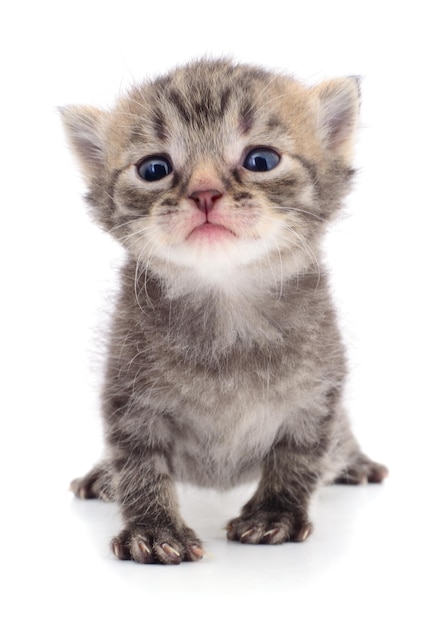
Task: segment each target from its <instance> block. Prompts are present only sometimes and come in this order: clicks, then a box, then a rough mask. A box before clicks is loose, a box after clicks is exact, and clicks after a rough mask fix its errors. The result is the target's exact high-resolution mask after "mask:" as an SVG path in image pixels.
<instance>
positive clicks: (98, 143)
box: [61, 106, 104, 175]
mask: <svg viewBox="0 0 444 626" xmlns="http://www.w3.org/2000/svg"><path fill="white" fill-rule="evenodd" d="M61 113H62V119H63V124H64V126H65V130H66V133H67V135H68V138H69V140H70V142H71V145H72V147H73V149H74V152H75V153H76V155H77V157H78V159H79V161H80V165H81V166H82V169H83V170H84V172H85V173H86V174H87V175H88V174H89V173H94V172H95V171H96V170H97V169H100V168H101V167H102V166H103V164H104V150H103V140H102V138H101V136H100V130H99V125H100V117H101V115H102V112H101V111H99V110H98V109H94V108H92V107H83V106H69V107H64V108H62V109H61Z"/></svg>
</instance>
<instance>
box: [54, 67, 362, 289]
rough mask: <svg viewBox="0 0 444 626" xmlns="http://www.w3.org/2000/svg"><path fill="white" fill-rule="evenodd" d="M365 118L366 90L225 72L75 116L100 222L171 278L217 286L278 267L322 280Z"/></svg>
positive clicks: (157, 83) (75, 143)
mask: <svg viewBox="0 0 444 626" xmlns="http://www.w3.org/2000/svg"><path fill="white" fill-rule="evenodd" d="M358 109H359V86H358V82H357V80H356V79H354V78H343V79H337V80H331V81H327V82H324V83H321V84H320V85H318V86H315V87H311V88H308V87H305V86H304V85H302V84H300V83H299V82H296V81H295V80H293V79H291V78H288V77H286V76H281V75H279V74H276V73H272V72H267V71H264V70H262V69H260V68H256V67H250V66H245V65H235V64H232V63H230V62H227V61H224V60H222V61H200V62H196V63H193V64H190V65H187V66H185V67H183V68H180V69H177V70H175V71H173V72H171V73H170V74H168V75H167V76H165V77H162V78H158V79H156V80H153V81H151V82H146V83H144V84H142V85H140V86H138V87H135V88H134V89H133V90H132V91H130V92H129V93H128V95H126V96H124V97H122V98H121V99H120V100H119V101H118V102H117V105H116V106H115V108H114V109H113V110H112V111H110V112H105V111H100V110H98V109H95V108H91V107H81V106H72V107H66V108H64V109H62V113H63V120H64V124H65V127H66V130H67V133H68V136H69V139H70V141H71V144H72V147H73V149H74V152H75V153H76V154H77V156H78V158H79V160H80V164H81V167H82V170H83V173H84V175H85V178H86V181H87V184H88V188H89V193H88V196H87V198H88V201H89V203H90V205H91V207H92V208H93V214H94V216H95V218H96V219H97V221H98V222H99V223H100V224H101V225H102V226H104V228H105V229H106V230H108V231H109V232H111V233H112V234H113V235H114V237H116V238H117V239H118V240H119V241H121V242H122V244H123V245H124V246H125V247H126V248H127V249H128V251H129V252H130V254H131V255H133V256H134V257H135V258H136V259H137V260H138V261H139V263H142V264H146V265H147V266H149V267H151V269H152V270H153V271H154V272H156V273H157V274H159V275H160V276H162V275H164V276H165V275H167V274H168V273H169V272H171V270H172V269H173V270H174V271H176V272H177V271H179V272H181V273H182V274H184V273H186V274H187V275H189V276H194V277H196V278H197V277H200V278H203V279H204V280H206V281H208V282H209V283H217V282H218V281H227V280H231V279H232V277H233V276H235V275H236V274H238V273H239V272H240V270H241V269H242V270H243V271H247V272H248V270H246V268H250V270H251V269H252V271H256V270H257V268H262V269H261V271H263V268H264V267H271V268H273V264H274V263H275V262H276V263H279V267H280V270H281V272H283V273H285V275H288V274H291V273H292V272H293V273H296V272H298V271H309V268H310V266H312V265H313V263H315V259H314V258H313V250H316V247H317V242H318V239H319V236H320V235H321V234H322V232H323V230H324V225H325V223H326V222H327V221H328V219H329V218H330V216H331V215H333V213H334V212H335V211H336V209H337V208H338V207H339V205H340V202H341V199H342V197H343V195H344V193H345V192H346V191H347V189H348V182H349V179H350V175H351V173H352V170H351V169H350V159H351V152H352V145H353V139H354V133H355V129H356V125H357V116H358ZM254 268H256V270H254ZM230 277H231V278H230Z"/></svg>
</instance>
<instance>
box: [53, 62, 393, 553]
mask: <svg viewBox="0 0 444 626" xmlns="http://www.w3.org/2000/svg"><path fill="white" fill-rule="evenodd" d="M358 109H359V85H358V81H357V80H356V79H355V78H342V79H337V80H330V81H327V82H323V83H321V84H320V85H318V86H315V87H310V88H309V87H306V86H304V85H302V84H300V83H299V82H296V81H295V80H293V79H292V78H289V77H286V76H283V75H280V74H277V73H272V72H268V71H265V70H263V69H260V68H257V67H250V66H245V65H236V64H232V63H231V62H228V61H225V60H220V61H199V62H196V63H191V64H189V65H187V66H185V67H183V68H179V69H176V70H175V71H173V72H171V73H170V74H168V75H166V76H164V77H161V78H157V79H155V80H153V81H151V82H146V83H144V84H142V85H140V86H138V87H135V88H133V89H132V90H131V91H130V92H129V94H128V95H126V96H124V97H122V98H121V99H120V100H119V101H118V102H117V104H116V106H115V108H114V109H113V110H112V111H110V112H104V111H100V110H97V109H95V108H91V107H83V106H72V107H66V108H64V109H63V110H62V113H63V121H64V125H65V128H66V131H67V134H68V137H69V140H70V142H71V145H72V148H73V150H74V153H75V154H76V155H77V157H78V158H79V161H80V165H81V167H82V169H83V173H84V176H85V179H86V182H87V184H88V189H89V191H88V195H87V200H88V203H89V205H90V207H91V210H92V214H93V216H94V218H95V219H96V221H97V222H98V223H99V224H100V225H101V226H102V227H103V228H104V229H105V230H106V231H108V232H110V233H111V234H112V235H113V236H114V237H115V238H116V239H117V240H118V241H120V242H121V244H122V245H123V246H124V247H125V249H126V251H127V259H126V264H125V266H124V267H123V269H122V271H121V288H120V296H119V298H118V302H117V307H116V311H115V315H114V321H113V326H112V330H111V335H110V339H109V351H108V360H107V371H106V378H105V384H104V390H103V412H104V423H105V434H106V443H107V449H108V454H107V458H106V459H105V460H104V461H103V462H102V463H100V464H99V465H97V466H96V467H95V468H94V469H93V470H92V471H91V472H90V473H89V474H87V475H86V476H85V477H83V478H80V479H77V480H74V481H73V483H72V490H73V491H74V493H75V494H76V495H77V496H79V497H81V498H102V499H104V500H115V501H117V503H118V504H119V506H120V510H121V514H122V517H123V520H124V529H123V530H122V532H121V533H120V534H119V535H118V536H117V537H115V538H114V539H113V540H112V550H113V551H114V554H115V555H116V556H117V557H118V558H120V559H133V560H135V561H137V562H140V563H180V562H181V561H183V560H185V561H195V560H198V559H201V558H202V556H203V549H202V543H201V541H200V540H199V539H198V537H197V536H196V534H195V533H194V532H193V530H191V529H190V528H188V527H187V525H186V523H185V522H184V520H183V519H182V517H181V515H180V512H179V510H178V504H177V499H176V494H175V488H174V481H175V480H177V481H189V482H192V483H194V484H196V485H200V486H203V487H215V488H219V489H227V488H230V487H231V486H233V485H236V484H238V483H239V482H241V481H248V480H252V479H254V478H258V479H259V483H258V487H257V491H256V493H255V494H254V495H253V497H252V498H251V500H250V501H249V502H247V504H246V505H245V506H244V507H243V509H242V512H241V514H240V515H239V517H237V518H235V519H233V520H231V521H230V522H229V523H228V526H227V535H228V539H231V540H235V541H241V542H242V543H251V544H257V543H267V544H277V543H282V542H285V541H304V540H305V539H307V537H308V536H309V534H310V533H311V532H312V524H311V522H310V519H309V515H308V507H309V504H310V498H311V496H312V494H313V492H314V491H315V489H316V488H317V487H318V486H319V485H320V484H322V483H325V482H333V481H336V482H341V483H349V484H358V483H361V482H366V481H370V482H381V481H382V480H383V479H384V477H385V476H386V475H387V470H386V468H385V467H384V466H382V465H379V464H376V463H374V462H373V461H371V460H370V459H369V458H368V457H367V456H365V455H364V454H363V453H362V452H361V450H360V448H359V446H358V444H357V443H356V441H355V439H354V437H353V435H352V433H351V430H350V427H349V423H348V420H347V417H346V414H345V412H344V409H343V406H342V392H343V386H344V379H345V376H346V363H345V358H344V350H343V346H342V342H341V337H340V334H339V331H338V327H337V322H336V316H335V312H334V309H333V307H332V303H331V300H330V294H329V289H328V281H327V275H326V272H325V270H324V267H323V266H322V264H321V262H320V261H319V255H320V241H321V239H322V236H323V235H324V232H325V230H326V227H327V225H328V223H329V221H330V220H331V218H332V217H333V216H334V215H335V214H336V212H337V211H338V209H339V208H340V205H341V202H342V199H343V197H344V194H345V193H346V192H347V191H348V189H349V186H350V180H351V177H352V174H353V170H352V169H351V166H350V164H351V154H352V148H353V140H354V135H355V130H356V126H357V119H358Z"/></svg>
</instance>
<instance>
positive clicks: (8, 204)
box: [0, 0, 444, 626]
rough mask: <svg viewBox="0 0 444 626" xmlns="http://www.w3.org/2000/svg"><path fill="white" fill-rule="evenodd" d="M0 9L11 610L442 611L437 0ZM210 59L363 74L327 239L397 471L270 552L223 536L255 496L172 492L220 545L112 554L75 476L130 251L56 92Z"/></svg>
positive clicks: (356, 370) (107, 89)
mask: <svg viewBox="0 0 444 626" xmlns="http://www.w3.org/2000/svg"><path fill="white" fill-rule="evenodd" d="M305 5H307V6H305ZM117 6H118V8H117ZM290 6H291V7H292V9H291V12H290V8H289V7H290ZM1 13H2V15H0V28H1V29H2V32H1V36H0V46H1V48H2V49H1V59H2V97H1V100H0V106H1V109H2V115H1V118H0V124H1V129H0V136H1V144H0V145H1V150H0V159H1V170H0V171H1V181H2V182H1V187H0V189H1V205H2V209H1V215H2V217H1V225H2V238H1V246H0V254H1V263H0V267H1V272H2V278H1V280H2V293H3V298H2V305H1V313H2V335H3V336H2V343H1V345H2V364H3V371H2V377H1V380H2V412H3V418H2V451H1V455H0V458H1V470H2V478H3V481H2V514H1V518H0V519H1V525H2V550H1V564H2V572H3V585H2V597H3V599H2V601H1V603H0V620H1V622H2V623H4V624H8V626H9V625H10V624H11V625H16V624H17V625H22V624H34V623H35V624H40V623H41V624H43V623H44V624H48V625H50V626H52V625H55V624H57V625H58V624H68V625H70V624H85V625H87V626H89V625H90V624H101V625H102V624H104V625H106V624H110V625H114V624H122V623H125V624H132V623H135V622H137V623H141V624H143V623H153V622H154V620H158V619H161V620H162V622H163V623H165V624H172V623H176V621H177V619H180V620H185V621H186V623H188V622H189V623H191V622H192V621H193V622H194V623H195V624H210V623H213V622H216V623H219V622H222V621H225V622H227V621H228V620H229V623H230V624H235V625H237V624H241V623H244V622H246V623H248V624H253V623H256V624H267V623H269V622H271V623H273V624H275V623H276V624H278V623H281V622H282V621H283V620H284V619H285V621H286V622H287V623H294V624H304V625H305V624H324V623H329V624H341V626H348V625H352V624H353V625H354V624H375V623H377V624H384V625H385V624H401V623H404V622H406V621H407V620H408V623H415V624H424V625H427V626H434V625H435V624H437V625H438V624H442V623H443V622H444V611H443V607H442V588H443V575H442V562H443V557H444V550H443V532H442V528H443V513H442V504H441V499H442V436H443V428H442V423H443V418H444V414H443V403H442V376H443V372H442V367H443V366H442V355H443V348H444V345H443V332H442V319H443V317H444V316H443V312H444V311H443V304H442V295H441V292H442V283H443V279H442V269H443V252H442V249H443V243H442V241H443V235H442V233H443V232H444V229H443V218H442V215H443V209H444V206H443V205H444V203H443V193H442V185H443V183H442V179H443V174H442V169H443V163H442V152H441V149H442V142H443V138H444V137H443V112H442V80H441V77H442V58H443V50H442V43H441V41H442V37H441V32H440V24H441V22H442V19H441V17H440V16H439V13H438V6H437V3H436V2H433V1H427V0H425V1H423V2H421V3H420V4H417V5H416V4H415V5H414V4H413V3H410V2H396V1H392V2H387V0H384V1H381V2H372V3H359V2H356V1H354V2H345V1H343V0H337V1H336V2H327V1H326V2H316V1H313V2H310V3H308V2H307V3H303V4H301V5H299V4H298V5H296V4H291V3H288V2H283V1H278V0H276V1H275V2H273V3H272V4H265V3H263V4H261V3H258V2H249V1H248V0H246V1H245V2H243V3H241V2H234V1H231V0H228V1H227V2H224V3H221V4H215V5H214V6H213V5H212V4H210V3H208V2H197V1H195V0H189V1H188V2H180V3H179V2H173V1H170V2H169V3H165V4H164V5H161V4H160V3H156V4H151V3H142V2H133V1H128V2H125V3H119V5H115V4H113V3H105V2H90V1H88V2H85V1H79V2H77V3H75V4H73V3H71V4H67V3H63V2H49V1H48V0H41V1H40V2H30V1H25V2H21V3H15V4H12V3H9V4H8V5H6V3H4V4H3V5H2V9H1ZM205 53H208V54H212V55H218V54H221V53H225V54H229V55H233V56H234V57H235V58H237V59H239V60H242V61H248V62H253V63H260V64H264V65H266V66H268V67H280V68H283V69H285V70H287V71H290V72H292V73H294V74H296V75H299V76H301V77H303V78H306V79H308V80H310V81H314V80H317V79H319V78H322V77H327V76H333V75H342V74H361V75H363V76H364V82H363V88H362V89H363V105H362V121H363V123H362V126H363V128H362V131H361V133H360V141H359V144H358V150H357V156H356V162H357V164H358V166H359V167H361V168H362V169H361V171H360V174H359V176H358V178H357V181H356V191H355V192H354V193H353V194H352V195H351V196H350V198H349V201H348V203H347V209H346V211H345V213H344V215H346V216H347V218H346V219H342V220H340V221H339V222H338V224H337V225H336V226H335V228H334V229H332V233H331V235H330V237H329V239H328V242H327V244H326V249H327V253H328V256H329V260H330V265H331V267H332V271H333V277H334V285H335V291H336V295H337V301H338V305H339V308H340V310H341V314H342V320H343V324H344V328H345V333H346V338H347V342H348V344H349V354H350V361H351V376H350V385H349V397H348V404H349V408H350V412H351V414H352V417H353V421H354V424H355V430H356V432H357V433H358V435H359V439H360V441H361V442H362V444H363V447H364V449H365V450H366V451H367V452H368V453H369V454H371V455H372V456H374V457H375V459H376V460H379V461H382V462H385V463H387V465H388V466H389V467H390V469H391V477H390V479H389V480H388V481H387V483H386V484H385V485H384V486H382V487H377V486H368V487H363V488H351V487H350V488H349V487H331V488H328V489H325V490H323V491H321V492H320V493H319V495H318V497H317V499H316V501H315V502H314V504H313V519H314V522H315V525H316V532H315V534H314V535H313V536H312V537H311V538H310V539H309V540H308V541H307V542H306V543H305V544H304V545H285V546H277V547H269V546H257V547H252V546H240V545H236V544H232V543H227V542H226V541H225V539H224V532H223V530H222V527H223V525H224V524H225V523H226V521H227V520H228V519H229V518H230V517H231V516H233V515H235V514H236V513H237V511H238V510H239V508H240V506H241V505H242V503H243V502H244V501H245V498H246V493H245V492H244V490H239V491H234V492H232V493H228V494H223V495H220V494H215V493H213V492H198V491H195V490H192V489H187V490H185V491H184V492H182V491H181V500H182V501H183V512H184V515H185V517H186V519H187V520H188V522H189V524H190V525H192V526H193V527H194V528H195V529H196V530H197V531H198V533H199V534H200V535H201V537H202V539H203V540H204V541H205V546H206V549H207V551H208V553H211V555H210V554H208V555H207V557H206V558H205V559H204V560H203V561H202V562H200V563H194V564H182V565H180V566H179V567H161V566H140V565H135V564H132V563H122V562H119V561H117V560H115V559H114V558H113V556H112V555H111V553H110V551H109V549H108V541H109V538H110V537H111V536H112V534H113V533H114V532H115V531H117V530H119V520H118V514H117V511H116V509H115V508H114V507H113V506H112V505H105V504H103V503H96V502H76V501H74V500H73V498H72V497H71V494H69V493H68V492H67V485H68V483H69V481H70V479H71V478H73V477H74V476H76V475H79V474H81V473H82V472H84V471H86V470H88V469H89V467H90V465H91V464H92V463H93V462H94V461H95V460H96V459H97V458H98V457H99V456H100V452H101V438H100V427H99V418H98V414H99V411H98V402H97V383H96V378H97V377H96V375H95V372H94V370H95V369H97V362H98V361H99V359H98V358H97V354H96V353H97V352H100V348H98V347H97V345H98V344H97V342H96V340H95V336H96V334H97V332H98V331H97V328H98V327H99V326H100V320H101V318H102V317H103V314H104V313H105V314H106V310H107V308H108V301H107V300H106V297H105V294H106V293H108V292H109V290H110V289H112V285H113V278H114V274H113V267H115V265H116V264H117V262H118V258H119V252H118V249H117V247H116V246H115V245H114V244H112V243H111V242H109V241H108V239H107V238H106V236H105V235H103V234H102V233H100V232H99V230H98V229H97V228H96V227H94V226H92V225H91V224H90V223H89V220H88V218H87V217H86V212H85V209H84V206H83V204H82V201H81V198H80V195H81V193H82V190H83V187H82V184H81V181H80V177H79V175H78V173H77V171H76V169H75V166H74V164H73V161H72V160H71V158H70V156H69V155H68V152H67V149H66V147H65V142H64V138H63V136H62V133H61V129H60V124H59V120H58V117H57V113H56V110H55V109H56V106H58V105H64V104H68V103H71V102H85V103H92V104H98V105H101V104H102V105H107V104H109V103H111V102H112V101H113V98H114V96H115V94H116V93H117V92H118V91H119V89H120V88H121V86H124V85H126V84H128V83H129V82H131V80H132V79H133V78H134V79H138V78H141V77H142V76H143V75H145V74H149V75H150V74H156V73H159V72H162V71H164V70H165V69H167V68H169V67H171V66H172V65H174V64H176V63H180V62H182V61H185V60H187V59H190V58H193V57H196V56H200V55H202V54H205ZM100 311H101V313H100Z"/></svg>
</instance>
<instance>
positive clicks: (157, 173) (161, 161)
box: [137, 156, 173, 183]
mask: <svg viewBox="0 0 444 626" xmlns="http://www.w3.org/2000/svg"><path fill="white" fill-rule="evenodd" d="M172 171H173V168H172V166H171V163H170V162H169V161H168V159H166V158H165V157H161V156H152V157H148V158H146V159H143V161H140V162H139V163H138V164H137V173H138V174H139V176H140V178H142V179H143V180H146V181H147V182H148V183H152V182H154V181H156V180H161V179H162V178H165V177H166V176H168V174H171V172H172Z"/></svg>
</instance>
